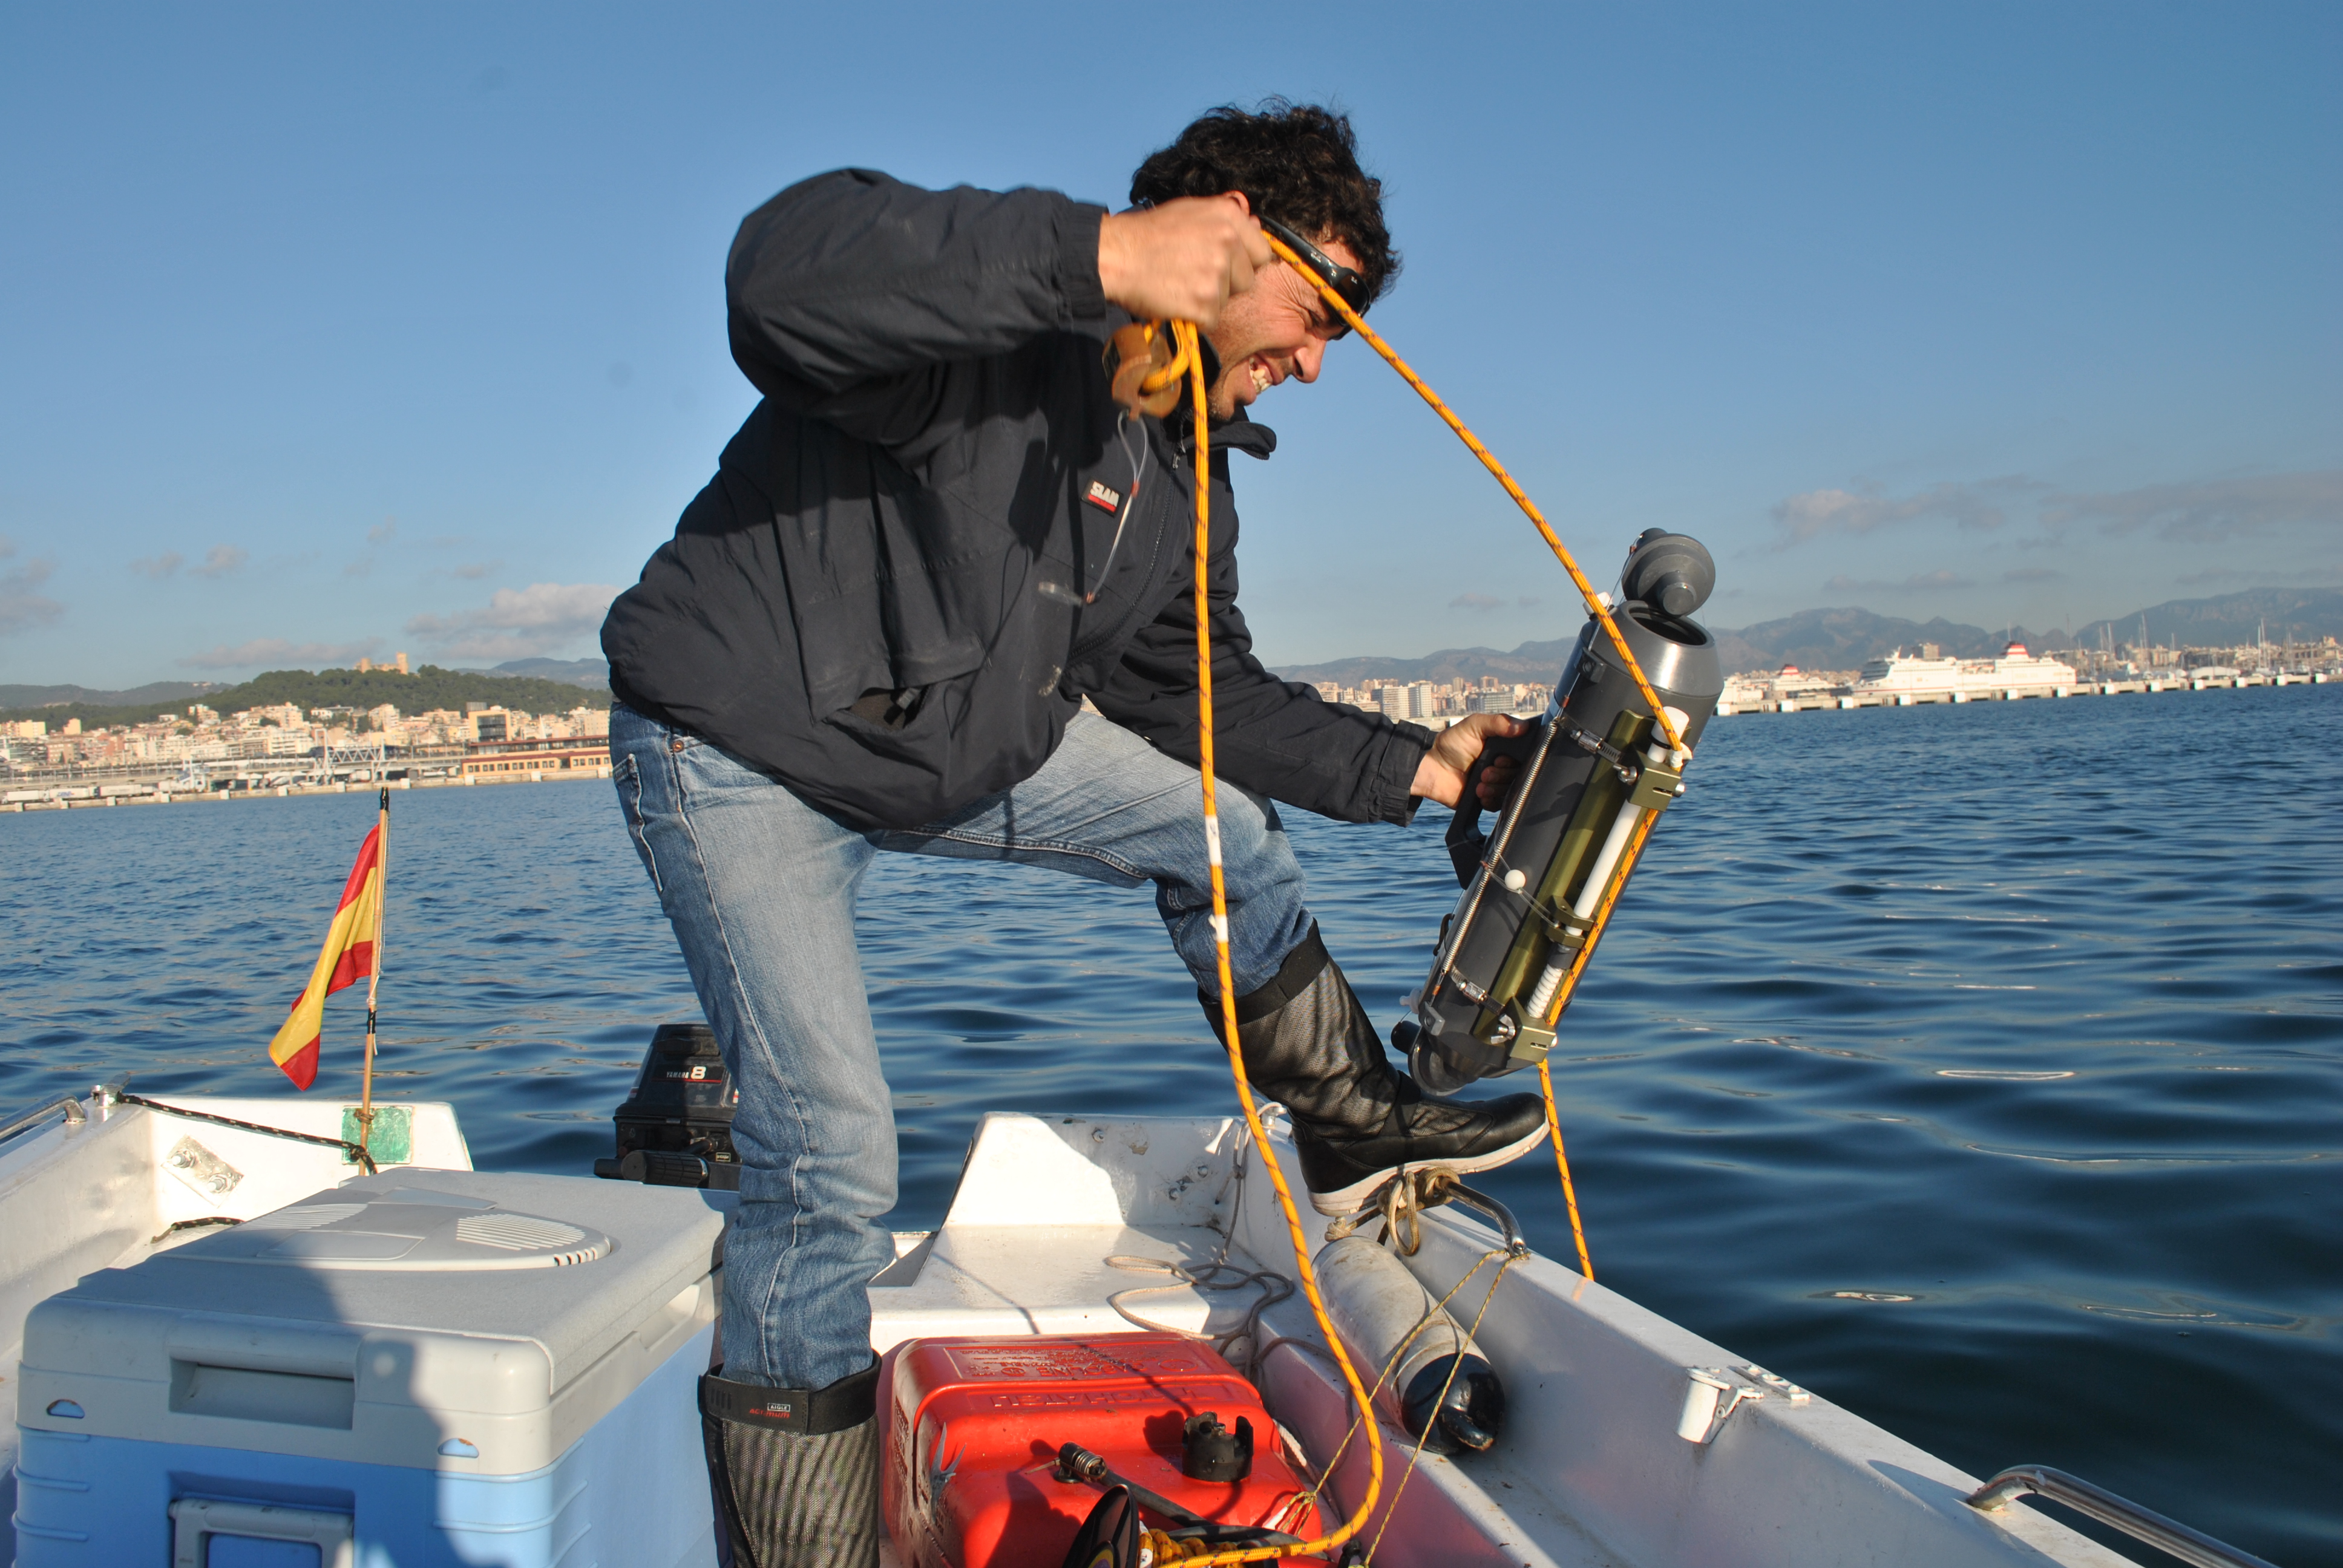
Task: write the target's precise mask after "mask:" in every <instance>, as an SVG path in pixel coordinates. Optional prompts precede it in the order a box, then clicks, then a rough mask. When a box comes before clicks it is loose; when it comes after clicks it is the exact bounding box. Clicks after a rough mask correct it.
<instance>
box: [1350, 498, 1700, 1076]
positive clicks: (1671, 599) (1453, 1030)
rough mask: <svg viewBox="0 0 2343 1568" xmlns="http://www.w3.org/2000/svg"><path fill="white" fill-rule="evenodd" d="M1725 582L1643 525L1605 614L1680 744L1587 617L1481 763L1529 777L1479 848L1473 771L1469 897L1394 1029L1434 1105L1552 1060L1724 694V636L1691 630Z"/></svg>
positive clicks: (1462, 855) (1463, 859)
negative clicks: (1563, 1024)
mask: <svg viewBox="0 0 2343 1568" xmlns="http://www.w3.org/2000/svg"><path fill="white" fill-rule="evenodd" d="M1715 584H1716V568H1715V563H1714V562H1713V561H1712V560H1711V559H1710V558H1709V554H1708V551H1707V550H1706V549H1705V548H1703V547H1702V545H1701V544H1700V543H1699V541H1697V540H1695V539H1693V538H1688V537H1686V536H1685V535H1683V534H1671V533H1666V532H1664V531H1662V530H1660V529H1658V528H1650V529H1646V530H1645V531H1644V534H1643V535H1642V536H1641V537H1640V538H1637V539H1636V540H1635V542H1634V545H1633V546H1631V547H1630V548H1629V550H1628V554H1627V561H1626V566H1625V568H1624V569H1623V570H1622V572H1621V573H1620V579H1619V587H1618V589H1617V592H1616V602H1615V603H1614V604H1613V605H1611V606H1610V608H1611V610H1612V619H1613V621H1614V624H1615V625H1616V626H1617V627H1618V628H1619V631H1620V632H1621V633H1622V634H1623V635H1624V639H1625V641H1626V643H1627V645H1628V646H1629V648H1632V649H1633V650H1634V659H1635V663H1636V664H1638V665H1640V666H1642V668H1643V673H1644V677H1645V678H1647V679H1648V681H1649V683H1650V687H1651V689H1652V691H1653V692H1654V694H1655V695H1656V696H1657V697H1658V698H1659V700H1660V705H1661V707H1662V708H1663V709H1664V710H1665V712H1666V715H1667V720H1668V727H1669V728H1673V729H1674V731H1675V734H1676V736H1677V737H1678V738H1679V739H1681V742H1682V744H1681V745H1674V746H1672V745H1670V744H1669V743H1668V741H1667V738H1666V735H1665V731H1664V729H1663V728H1662V727H1661V726H1660V725H1658V724H1656V723H1655V722H1654V717H1653V713H1652V709H1651V705H1650V704H1649V703H1648V702H1647V701H1646V700H1645V699H1644V692H1643V690H1642V689H1641V687H1640V685H1639V683H1638V682H1637V681H1636V680H1635V678H1634V675H1633V673H1632V672H1631V670H1630V669H1629V668H1627V666H1626V665H1625V664H1624V661H1622V660H1621V658H1619V655H1618V650H1617V648H1615V646H1614V644H1613V643H1612V641H1611V639H1610V638H1607V637H1605V636H1603V635H1600V622H1598V621H1597V619H1596V618H1594V616H1592V615H1590V616H1588V617H1587V619H1586V625H1585V628H1584V630H1582V631H1581V632H1580V634H1579V638H1578V643H1577V646H1576V647H1575V648H1574V649H1573V650H1572V652H1571V655H1570V658H1569V660H1568V661H1567V662H1566V663H1565V664H1564V667H1563V670H1562V677H1561V678H1560V680H1559V681H1557V682H1556V683H1555V686H1554V697H1553V699H1552V701H1551V702H1549V703H1548V705H1547V707H1546V711H1545V715H1544V718H1542V719H1539V720H1538V721H1537V723H1536V724H1535V725H1534V726H1533V727H1532V728H1531V729H1530V731H1529V732H1528V733H1527V734H1525V735H1523V736H1519V737H1516V738H1514V739H1513V740H1511V741H1501V742H1498V743H1496V744H1495V745H1493V747H1491V748H1490V749H1489V751H1488V752H1485V753H1484V754H1483V764H1482V766H1483V767H1485V766H1486V762H1487V759H1489V757H1491V756H1493V755H1504V754H1510V755H1513V756H1514V757H1516V758H1518V759H1520V762H1521V771H1520V775H1519V777H1518V779H1517V781H1516V782H1515V784H1514V786H1513V795H1512V798H1511V799H1510V800H1509V801H1508V802H1507V803H1506V805H1505V808H1504V809H1503V813H1502V814H1501V815H1500V816H1499V818H1498V819H1497V825H1496V829H1495V831H1494V832H1493V833H1489V834H1487V835H1483V833H1482V832H1481V830H1480V821H1481V812H1480V809H1479V807H1478V805H1477V803H1476V802H1477V799H1478V796H1477V793H1476V791H1477V789H1478V787H1479V779H1478V777H1477V774H1478V772H1479V769H1478V768H1476V769H1475V775H1476V776H1475V777H1473V778H1469V779H1466V780H1465V784H1464V793H1463V799H1461V800H1460V801H1459V803H1458V806H1457V809H1456V815H1455V817H1454V819H1453V820H1452V821H1451V822H1450V824H1449V829H1448V853H1449V856H1450V859H1452V860H1453V861H1454V863H1455V867H1456V878H1457V880H1458V882H1459V883H1461V884H1462V885H1463V889H1464V892H1463V897H1462V898H1460V899H1459V900H1457V903H1456V908H1455V909H1454V910H1453V911H1452V912H1451V913H1450V914H1449V916H1448V918H1447V919H1446V920H1444V921H1443V923H1442V926H1441V931H1440V939H1439V942H1438V947H1437V950H1436V952H1435V954H1434V956H1433V964H1432V972H1431V974H1430V976H1429V977H1427V978H1426V980H1424V982H1423V989H1422V990H1420V991H1418V992H1417V993H1416V996H1415V998H1414V1000H1413V1004H1412V1006H1413V1015H1414V1016H1413V1019H1412V1020H1409V1021H1405V1022H1403V1023H1402V1024H1401V1025H1400V1026H1399V1028H1398V1029H1397V1030H1394V1031H1393V1044H1395V1045H1397V1046H1399V1047H1400V1048H1401V1049H1403V1050H1405V1051H1406V1052H1407V1055H1408V1063H1409V1068H1410V1070H1412V1071H1413V1074H1414V1076H1415V1080H1416V1081H1417V1082H1418V1083H1421V1084H1422V1085H1423V1087H1424V1088H1425V1089H1426V1090H1428V1091H1431V1092H1433V1093H1435V1094H1444V1093H1448V1092H1450V1091H1453V1090H1456V1089H1458V1088H1461V1087H1462V1086H1463V1085H1464V1084H1466V1083H1469V1082H1471V1081H1473V1080H1474V1079H1479V1078H1489V1077H1493V1076H1496V1075H1498V1074H1501V1073H1506V1072H1512V1071H1514V1070H1517V1069H1520V1068H1523V1067H1530V1066H1534V1065H1536V1064H1537V1063H1539V1062H1540V1061H1542V1060H1544V1057H1545V1055H1546V1053H1547V1051H1549V1050H1552V1049H1553V1046H1554V1029H1555V1025H1556V1024H1557V1023H1558V1022H1559V1021H1560V1020H1561V1017H1562V1012H1563V1010H1564V1008H1565V1007H1567V1006H1568V1005H1569V1003H1570V997H1571V993H1572V992H1573V990H1575V988H1576V985H1577V980H1578V976H1579V974H1580V973H1581V972H1583V970H1584V968H1585V963H1586V960H1587V958H1588V956H1589V955H1590V954H1591V951H1592V946H1591V944H1592V942H1593V940H1594V938H1595V937H1597V936H1598V935H1599V934H1600V931H1601V928H1602V925H1603V922H1604V917H1605V914H1606V912H1607V911H1608V910H1609V908H1610V906H1611V904H1612V903H1613V902H1614V901H1615V900H1617V898H1618V896H1619V890H1620V889H1621V888H1623V887H1624V885H1625V883H1626V879H1627V877H1628V875H1629V874H1630V873H1631V872H1632V871H1633V870H1634V862H1635V858H1636V856H1637V855H1638V854H1639V853H1640V852H1641V850H1642V848H1643V844H1644V839H1646V838H1647V837H1648V836H1649V835H1650V833H1651V830H1652V825H1653V823H1654V820H1655V819H1657V817H1658V815H1659V813H1661V812H1662V811H1664V810H1666V809H1667V808H1668V807H1669V805H1671V804H1672V803H1673V802H1674V799H1675V798H1676V797H1677V796H1678V795H1679V794H1681V793H1682V792H1683V790H1684V764H1685V763H1686V762H1687V761H1688V760H1689V759H1691V756H1692V749H1693V747H1694V744H1695V743H1696V742H1697V741H1698V739H1699V738H1700V732H1701V729H1702V727H1703V726H1704V724H1705V723H1706V722H1707V721H1708V718H1709V715H1710V714H1711V713H1712V712H1714V711H1715V708H1716V699H1717V696H1718V694H1719V693H1720V692H1722V691H1723V689H1724V686H1725V679H1724V670H1723V666H1722V665H1721V664H1720V663H1719V661H1718V658H1717V653H1716V641H1715V638H1712V637H1711V636H1709V634H1708V632H1707V631H1706V630H1704V628H1702V627H1700V626H1699V625H1698V624H1696V623H1695V622H1694V621H1693V620H1692V619H1691V618H1690V617H1691V615H1692V613H1693V612H1694V610H1696V609H1698V608H1700V607H1701V605H1702V604H1703V603H1704V602H1705V601H1706V599H1707V598H1708V596H1709V592H1710V590H1711V589H1712V588H1715Z"/></svg>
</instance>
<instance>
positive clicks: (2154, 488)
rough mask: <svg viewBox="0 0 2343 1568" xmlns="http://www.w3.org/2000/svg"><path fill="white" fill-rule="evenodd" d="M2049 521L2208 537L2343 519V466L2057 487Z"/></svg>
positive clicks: (2046, 509) (2045, 512)
mask: <svg viewBox="0 0 2343 1568" xmlns="http://www.w3.org/2000/svg"><path fill="white" fill-rule="evenodd" d="M2042 520H2043V521H2044V522H2046V523H2047V524H2049V525H2050V526H2051V527H2053V528H2059V527H2063V526H2065V525H2066V524H2068V523H2076V522H2096V523H2097V524H2098V525H2099V530H2100V532H2102V533H2108V534H2129V533H2137V531H2138V530H2139V529H2141V528H2155V529H2156V531H2157V535H2158V536H2159V537H2161V538H2167V539H2181V540H2187V541H2189V542H2192V543H2198V544H2209V543H2215V542H2217V541H2219V540H2222V539H2226V538H2229V537H2230V536H2232V535H2234V534H2244V533H2255V532H2258V531H2259V530H2261V529H2263V528H2271V527H2275V526H2277V525H2278V524H2281V523H2325V524H2328V525H2329V526H2333V525H2336V524H2343V469H2336V468H2329V469H2325V470H2321V471H2314V472H2309V473H2299V474H2252V475H2246V476H2243V477H2234V478H2226V479H2204V480H2197V481H2194V482H2184V483H2180V484H2172V485H2146V486H2143V487H2140V488H2138V489H2136V490H2112V491H2107V492H2104V493H2100V494H2096V495H2093V494H2081V493H2076V492H2063V491H2062V492H2060V493H2059V494H2056V495H2054V496H2052V497H2050V498H2048V499H2047V500H2046V502H2045V503H2044V504H2043V508H2042Z"/></svg>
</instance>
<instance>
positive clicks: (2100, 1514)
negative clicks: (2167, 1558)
mask: <svg viewBox="0 0 2343 1568" xmlns="http://www.w3.org/2000/svg"><path fill="white" fill-rule="evenodd" d="M2025 1493H2034V1494H2035V1495H2036V1496H2039V1497H2046V1498H2048V1499H2050V1501H2051V1502H2053V1503H2065V1504H2066V1506H2067V1507H2069V1508H2071V1509H2073V1510H2074V1511H2075V1512H2076V1513H2080V1514H2083V1515H2085V1516H2087V1517H2088V1518H2092V1519H2096V1520H2097V1521H2098V1522H2099V1523H2102V1524H2107V1525H2112V1526H2113V1527H2115V1528H2116V1529H2117V1530H2120V1531H2122V1532H2123V1533H2125V1534H2127V1535H2128V1536H2130V1537H2132V1538H2133V1539H2134V1540H2136V1541H2145V1542H2147V1543H2148V1544H2149V1545H2150V1546H2153V1547H2155V1548H2157V1550H2158V1551H2160V1552H2169V1553H2172V1555H2174V1556H2175V1557H2177V1558H2179V1559H2180V1560H2181V1561H2182V1562H2183V1563H2195V1564H2196V1565H2197V1568H2273V1565H2272V1564H2271V1563H2267V1562H2264V1561H2263V1560H2262V1559H2261V1558H2259V1557H2257V1556H2255V1555H2254V1554H2253V1553H2250V1552H2240V1551H2238V1550H2237V1548H2236V1547H2234V1546H2231V1545H2229V1544H2228V1543H2227V1542H2222V1541H2216V1540H2214V1539H2213V1538H2212V1537H2211V1536H2210V1535H2207V1534H2205V1533H2202V1532H2200V1531H2196V1530H2191V1529H2189V1528H2188V1526H2187V1525H2186V1524H2182V1523H2179V1522H2178V1521H2177V1520H2171V1519H2167V1518H2166V1517H2165V1516H2164V1515H2163V1514H2161V1513H2156V1512H2154V1511H2153V1510H2150V1509H2146V1508H2142V1507H2141V1506H2140V1505H2139V1504H2138V1503H2134V1502H2132V1501H2131V1500H2130V1499H2128V1498H2124V1497H2117V1495H2116V1494H2115V1493H2112V1492H2109V1491H2107V1489H2106V1488H2105V1487H2100V1486H2094V1485H2092V1484H2091V1483H2089V1482H2087V1481H2085V1480H2083V1479H2082V1478H2081V1477H2079V1476H2074V1475H2069V1474H2067V1473H2066V1472H2065V1471H2063V1470H2053V1469H2051V1468H2050V1467H2049V1466H2048V1465H2046V1464H2021V1465H2017V1466H2016V1467H2014V1468H2012V1469H2009V1470H2005V1471H2003V1472H2002V1473H2000V1474H1999V1475H1996V1476H1995V1477H1994V1478H1993V1479H1992V1480H1991V1481H1988V1482H1986V1483H1985V1484H1984V1485H1983V1486H1980V1487H1978V1488H1977V1489H1976V1491H1975V1492H1974V1493H1970V1494H1969V1496H1968V1498H1967V1500H1966V1501H1967V1503H1968V1505H1969V1506H1970V1507H1971V1508H1974V1509H1976V1511H1977V1512H1978V1513H1999V1512H2000V1511H2001V1510H2002V1509H2005V1508H2006V1507H2008V1506H2009V1505H2010V1503H2012V1502H2013V1501H2015V1500H2016V1498H2018V1497H2020V1496H2022V1495H2024V1494H2025Z"/></svg>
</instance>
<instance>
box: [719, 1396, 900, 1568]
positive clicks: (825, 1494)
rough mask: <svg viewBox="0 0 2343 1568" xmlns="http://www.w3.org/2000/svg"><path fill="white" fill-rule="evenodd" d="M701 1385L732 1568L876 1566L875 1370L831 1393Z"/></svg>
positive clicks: (877, 1488) (876, 1450)
mask: <svg viewBox="0 0 2343 1568" xmlns="http://www.w3.org/2000/svg"><path fill="white" fill-rule="evenodd" d="M721 1370H722V1369H720V1368H719V1370H718V1372H714V1373H710V1374H709V1376H707V1377H704V1378H701V1379H700V1380H699V1427H700V1434H701V1437H702V1438H703V1440H704V1441H705V1442H706V1443H707V1445H708V1470H709V1478H710V1480H711V1481H713V1482H714V1483H715V1487H716V1498H717V1502H718V1504H719V1506H720V1508H721V1509H722V1511H723V1514H724V1528H725V1533H726V1534H727V1535H728V1536H729V1538H730V1541H731V1546H732V1563H733V1568H877V1564H878V1562H879V1533H880V1523H879V1461H880V1453H879V1417H878V1415H877V1413H876V1405H877V1398H878V1389H879V1367H878V1364H877V1363H876V1362H873V1363H872V1364H871V1365H870V1367H869V1368H868V1369H867V1370H865V1371H862V1372H856V1373H855V1374H854V1375H853V1376H851V1377H845V1378H840V1380H839V1381H838V1382H834V1383H831V1384H830V1386H829V1387H828V1388H824V1389H815V1390H810V1391H809V1390H806V1389H786V1388H767V1387H764V1386H762V1385H760V1384H756V1383H745V1382H728V1381H727V1380H726V1379H725V1378H724V1377H723V1376H722V1375H721Z"/></svg>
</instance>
